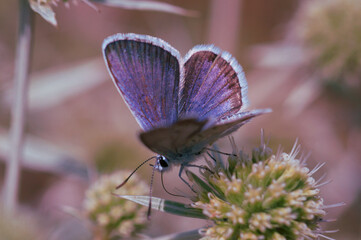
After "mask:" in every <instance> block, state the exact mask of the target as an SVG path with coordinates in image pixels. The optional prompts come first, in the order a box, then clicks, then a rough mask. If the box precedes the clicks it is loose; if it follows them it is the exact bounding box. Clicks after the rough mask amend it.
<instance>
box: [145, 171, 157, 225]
mask: <svg viewBox="0 0 361 240" xmlns="http://www.w3.org/2000/svg"><path fill="white" fill-rule="evenodd" d="M154 172H155V166H154V167H153V171H152V177H151V178H150V188H149V205H148V212H147V219H148V220H150V213H151V210H152V189H153V179H154Z"/></svg>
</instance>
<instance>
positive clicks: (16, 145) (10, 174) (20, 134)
mask: <svg viewBox="0 0 361 240" xmlns="http://www.w3.org/2000/svg"><path fill="white" fill-rule="evenodd" d="M19 8H20V9H19V30H18V31H19V33H18V39H17V46H16V56H15V70H14V71H15V72H14V86H13V102H12V104H13V105H12V109H11V110H12V111H11V126H10V136H9V138H10V152H9V154H8V159H7V164H6V172H5V182H4V192H3V197H4V207H5V210H6V211H8V212H10V213H13V212H15V211H16V208H17V204H18V189H19V181H20V170H21V159H22V154H23V142H24V139H23V138H24V123H25V112H26V106H27V97H28V80H29V68H30V57H31V45H32V33H33V19H34V13H33V11H32V10H31V8H30V6H29V2H28V0H19Z"/></svg>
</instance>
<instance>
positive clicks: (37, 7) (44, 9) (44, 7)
mask: <svg viewBox="0 0 361 240" xmlns="http://www.w3.org/2000/svg"><path fill="white" fill-rule="evenodd" d="M29 3H30V7H31V9H33V11H34V12H37V13H39V14H40V16H42V17H43V18H44V19H45V20H46V21H48V22H49V23H51V24H52V25H54V26H57V22H56V18H55V12H54V11H53V9H52V8H51V6H50V4H49V3H44V2H41V1H40V2H38V1H36V0H29Z"/></svg>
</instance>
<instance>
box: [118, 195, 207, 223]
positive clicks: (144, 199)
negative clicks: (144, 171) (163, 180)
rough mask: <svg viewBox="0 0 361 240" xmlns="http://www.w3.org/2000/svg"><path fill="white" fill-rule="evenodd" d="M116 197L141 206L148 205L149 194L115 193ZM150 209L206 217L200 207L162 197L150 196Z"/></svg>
mask: <svg viewBox="0 0 361 240" xmlns="http://www.w3.org/2000/svg"><path fill="white" fill-rule="evenodd" d="M114 195H115V196H117V197H120V198H124V199H127V200H130V201H133V202H135V203H138V204H140V205H143V206H147V207H148V206H149V196H133V195H117V194H114ZM151 208H152V209H155V210H158V211H162V212H167V213H170V214H174V215H179V216H184V217H191V218H201V219H207V216H205V215H204V214H203V213H202V210H201V209H198V208H192V207H190V206H189V205H187V204H184V203H180V202H175V201H170V200H165V199H162V198H157V197H152V205H151Z"/></svg>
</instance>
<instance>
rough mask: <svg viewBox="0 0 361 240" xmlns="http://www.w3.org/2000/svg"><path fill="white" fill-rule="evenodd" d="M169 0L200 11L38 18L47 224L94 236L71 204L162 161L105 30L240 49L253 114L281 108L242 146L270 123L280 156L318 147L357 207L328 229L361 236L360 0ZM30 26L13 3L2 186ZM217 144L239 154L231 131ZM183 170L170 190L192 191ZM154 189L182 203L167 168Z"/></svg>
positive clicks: (35, 101)
mask: <svg viewBox="0 0 361 240" xmlns="http://www.w3.org/2000/svg"><path fill="white" fill-rule="evenodd" d="M134 1H135V0H134ZM163 2H167V3H170V4H173V5H176V6H180V7H182V8H184V9H188V10H192V11H195V12H196V14H195V15H193V16H182V15H177V14H171V13H165V12H159V11H144V10H129V9H120V8H112V7H109V6H103V5H101V4H96V7H97V8H98V9H99V12H97V11H95V10H94V9H93V8H91V7H89V6H88V5H87V4H85V3H83V2H82V1H78V3H77V4H75V3H74V2H72V1H70V2H69V3H70V6H69V7H66V6H64V4H63V3H61V2H59V3H58V6H56V7H53V9H54V11H55V12H56V18H57V21H58V26H57V27H54V26H52V25H51V24H49V23H48V22H46V21H45V20H44V19H43V18H41V17H40V16H39V15H38V14H36V18H35V32H34V41H33V49H32V58H31V75H30V86H29V102H28V110H27V119H26V138H25V139H26V146H25V152H24V157H23V167H22V171H21V182H20V193H19V194H20V195H19V199H20V205H21V208H22V209H24V212H29V214H31V216H34V218H37V219H39V223H40V224H39V226H38V227H37V228H38V229H40V231H41V232H45V233H44V234H45V235H46V236H47V237H46V238H49V239H88V238H87V237H89V236H88V235H87V233H86V228H85V227H84V226H83V225H82V223H80V222H79V221H78V220H77V218H76V217H74V216H72V215H71V214H69V213H67V212H66V211H64V210H63V207H64V206H71V207H72V208H74V209H80V208H81V206H82V202H83V199H84V192H85V190H86V189H87V188H88V187H89V184H90V183H91V182H93V181H94V180H95V179H97V178H98V176H99V175H101V174H106V173H110V172H112V171H116V170H119V169H134V168H135V167H136V166H137V165H138V164H140V163H141V162H142V161H143V160H145V159H147V158H148V157H150V156H152V155H154V154H153V153H152V152H150V151H149V150H148V149H147V148H146V147H145V146H143V145H142V144H141V142H140V141H139V140H138V138H137V133H138V132H139V131H140V128H139V126H138V125H137V123H136V121H135V120H134V118H133V116H132V115H131V113H130V111H129V110H128V109H127V107H126V105H125V103H124V102H123V100H122V98H121V97H120V96H119V94H118V92H117V90H116V89H115V87H114V85H113V83H112V81H111V79H110V76H109V75H108V73H107V72H106V68H105V65H104V63H103V59H102V53H101V44H102V41H103V39H104V38H105V37H107V36H109V35H112V34H114V33H118V32H121V33H126V32H133V33H139V34H149V35H153V36H156V37H159V38H162V39H164V40H166V41H167V42H169V43H170V44H171V45H172V46H174V47H175V48H177V49H178V50H179V51H180V52H181V54H182V55H184V54H185V53H186V52H187V51H188V50H189V49H190V48H192V47H193V46H194V45H197V44H204V43H207V44H209V43H212V44H214V45H216V46H218V47H220V48H221V49H223V50H227V51H229V52H230V53H232V55H233V56H235V57H236V58H237V60H238V61H239V63H240V64H241V65H242V66H243V67H244V69H245V72H246V77H247V81H248V85H249V99H250V103H251V107H250V108H252V109H255V108H266V107H270V108H272V109H273V112H272V113H271V114H267V115H265V116H261V117H258V118H257V119H254V120H253V121H252V122H251V123H248V124H247V125H245V126H243V127H242V128H241V129H240V130H239V131H237V132H236V133H234V134H233V136H234V138H235V140H236V143H237V145H238V147H239V148H240V149H244V150H245V151H249V150H251V149H252V147H255V146H257V145H258V144H259V142H260V132H261V129H264V131H265V134H266V137H267V138H269V139H270V140H269V143H270V146H271V147H272V148H273V149H274V150H275V151H276V150H277V149H278V147H279V146H282V148H283V149H284V150H285V151H286V152H287V151H290V150H291V148H292V146H293V144H294V143H295V141H296V139H298V142H299V143H300V144H301V145H302V151H303V152H304V153H311V154H310V157H309V160H308V165H309V167H310V168H313V167H314V166H316V164H317V163H326V164H325V165H324V166H323V167H322V168H321V169H320V170H319V172H318V173H317V174H318V176H322V175H324V174H326V178H325V180H331V182H330V183H328V184H327V185H325V186H323V187H322V188H321V195H322V196H323V197H324V200H325V204H326V205H327V204H336V203H341V202H344V203H345V205H344V206H342V207H337V208H330V209H327V211H328V215H327V219H328V220H336V221H334V222H330V223H325V224H324V225H323V226H324V229H326V230H334V229H339V232H337V233H332V234H328V236H330V237H332V238H335V239H360V236H361V233H360V232H361V220H360V218H361V207H360V206H361V178H360V174H361V157H360V156H361V131H360V125H361V97H360V95H361V91H360V89H361V87H360V85H361V74H360V73H361V57H360V56H361V50H360V48H361V47H360V46H361V40H360V39H361V25H360V23H361V19H360V17H359V16H361V8H360V7H358V8H357V7H355V6H354V5H352V4H354V3H357V0H356V1H353V0H347V1H344V0H338V1H336V0H333V1H328V2H334V3H333V4H342V2H343V3H344V5H342V6H341V7H340V6H338V5H335V6H336V7H335V6H333V7H329V6H328V7H329V10H327V11H329V12H327V11H324V12H322V11H323V8H324V9H328V8H327V7H324V6H322V4H319V1H313V2H314V3H310V2H308V1H297V0H258V1H254V0H243V1H242V0H239V1H236V0H198V1H181V0H173V1H163ZM325 2H327V1H325ZM335 2H336V3H335ZM346 2H347V4H346ZM317 4H318V5H317ZM357 4H358V5H360V3H359V2H358V3H357ZM357 18H358V21H357ZM329 21H330V22H331V23H329ZM352 24H354V25H352ZM17 25H18V3H17V1H0V190H1V189H2V188H3V187H2V184H3V176H4V171H5V170H4V169H5V164H4V162H5V161H6V158H7V154H8V149H9V143H8V133H9V126H10V111H11V103H12V96H13V94H12V83H13V71H14V61H15V46H16V38H17ZM350 25H352V26H351V27H350ZM217 144H218V146H219V147H220V148H221V149H222V150H224V151H230V144H229V142H228V140H227V139H222V140H219V141H218V142H217ZM177 174H178V169H173V171H172V172H170V173H167V174H166V175H165V179H166V185H167V187H168V188H169V189H175V188H178V189H183V191H187V189H186V187H185V186H184V185H183V184H182V183H181V181H180V180H179V179H178V178H176V177H174V176H176V175H177ZM150 175H151V167H147V166H145V167H143V168H142V169H141V170H140V176H141V177H142V178H143V179H144V180H145V181H146V182H149V181H150V180H149V179H150ZM154 196H159V197H163V198H167V199H175V200H178V201H182V199H177V198H174V197H172V196H169V195H167V194H166V193H165V192H164V190H163V189H162V187H161V184H160V180H159V174H156V177H155V182H154ZM205 224H207V223H205V222H203V221H199V220H189V219H188V218H187V219H186V218H182V217H175V216H172V215H168V214H166V213H158V212H155V211H153V213H152V220H151V223H150V226H149V227H148V228H147V229H146V230H145V231H144V233H145V234H147V235H149V236H152V237H153V236H160V235H164V234H170V233H175V232H181V231H185V230H191V229H194V228H196V227H201V226H204V225H205Z"/></svg>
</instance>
